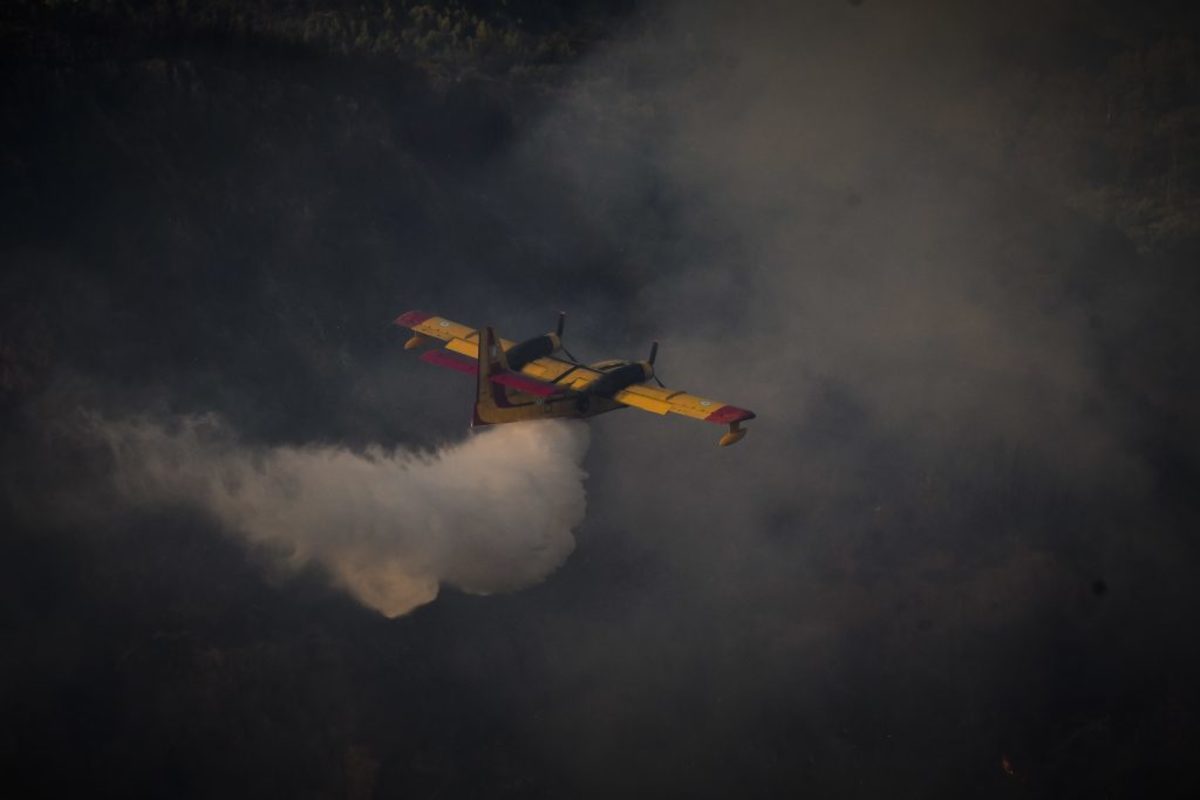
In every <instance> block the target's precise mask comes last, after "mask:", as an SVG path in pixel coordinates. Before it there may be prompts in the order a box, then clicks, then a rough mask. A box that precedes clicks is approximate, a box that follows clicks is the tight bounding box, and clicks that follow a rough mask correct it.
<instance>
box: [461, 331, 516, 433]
mask: <svg viewBox="0 0 1200 800" xmlns="http://www.w3.org/2000/svg"><path fill="white" fill-rule="evenodd" d="M497 371H503V372H508V371H509V369H508V359H507V358H506V357H505V355H504V349H503V348H502V347H500V343H499V341H498V340H497V339H496V332H495V331H493V330H492V329H491V327H485V328H480V329H479V373H478V378H477V383H476V389H475V412H474V414H473V415H472V417H471V425H472V427H474V426H479V425H496V424H499V423H501V422H516V421H517V420H520V419H525V418H526V416H527V415H526V414H524V413H522V409H520V408H517V407H514V406H513V405H512V403H510V402H509V399H508V392H507V391H506V390H505V387H504V386H502V385H500V384H498V383H496V382H495V381H493V380H492V375H493V373H495V372H497Z"/></svg>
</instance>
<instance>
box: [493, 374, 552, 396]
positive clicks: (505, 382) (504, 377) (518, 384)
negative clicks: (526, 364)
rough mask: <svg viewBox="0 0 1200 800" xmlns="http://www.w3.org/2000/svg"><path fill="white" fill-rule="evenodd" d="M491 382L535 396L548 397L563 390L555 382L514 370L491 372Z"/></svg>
mask: <svg viewBox="0 0 1200 800" xmlns="http://www.w3.org/2000/svg"><path fill="white" fill-rule="evenodd" d="M492 383H498V384H500V385H501V386H507V387H508V388H510V389H516V390H517V391H518V392H525V394H532V395H536V396H537V397H550V396H552V395H556V394H560V393H561V392H562V390H563V388H562V387H561V386H558V385H557V384H553V383H546V382H545V381H539V380H537V379H535V378H529V377H526V376H525V375H518V374H517V373H515V372H500V373H496V374H493V375H492Z"/></svg>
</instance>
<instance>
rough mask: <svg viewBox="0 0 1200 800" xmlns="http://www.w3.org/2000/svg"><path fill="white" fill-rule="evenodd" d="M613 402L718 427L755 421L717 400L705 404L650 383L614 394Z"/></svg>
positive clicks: (749, 414) (697, 399)
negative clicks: (698, 420)
mask: <svg viewBox="0 0 1200 800" xmlns="http://www.w3.org/2000/svg"><path fill="white" fill-rule="evenodd" d="M612 399H613V400H616V401H617V402H618V403H624V404H625V405H627V406H633V407H634V408H640V409H642V410H643V411H651V412H653V413H655V414H679V415H681V416H684V417H691V418H692V419H700V420H704V421H705V422H712V423H715V424H717V425H729V424H731V423H734V422H743V421H745V420H748V419H754V412H753V411H747V410H746V409H744V408H738V407H737V406H734V405H730V404H729V403H722V402H720V401H718V400H706V399H704V398H703V397H697V396H696V395H694V394H688V393H687V392H681V391H679V390H677V389H664V388H660V387H658V386H652V385H650V384H648V383H635V384H634V385H633V386H628V387H626V388H624V389H622V390H621V391H619V392H617V393H616V394H614V395H613V397H612Z"/></svg>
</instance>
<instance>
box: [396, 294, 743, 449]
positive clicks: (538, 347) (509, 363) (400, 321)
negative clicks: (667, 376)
mask: <svg viewBox="0 0 1200 800" xmlns="http://www.w3.org/2000/svg"><path fill="white" fill-rule="evenodd" d="M566 318H567V315H566V314H565V313H562V314H559V315H558V325H557V326H556V328H555V330H554V331H552V332H550V333H546V334H543V335H541V336H535V337H533V338H532V339H526V340H525V341H523V342H510V341H508V340H507V339H501V338H500V337H498V336H497V335H496V333H495V331H494V330H493V329H492V327H490V326H485V327H482V328H478V329H475V328H471V327H469V326H466V325H462V324H459V323H457V322H451V321H450V320H448V319H445V318H443V317H438V316H435V315H433V314H428V313H426V312H424V311H408V312H406V313H404V314H401V315H400V316H398V317H396V319H395V320H394V321H393V324H394V325H395V326H397V327H400V328H408V329H409V330H411V331H412V337H411V338H410V339H408V341H406V342H405V343H404V349H405V350H415V349H417V348H419V347H423V346H425V345H428V344H432V343H434V342H444V343H445V344H444V345H440V346H438V347H435V348H432V349H429V350H426V351H425V352H424V353H422V354H421V360H422V361H425V362H427V363H430V364H434V365H436V366H439V367H445V368H447V369H452V370H457V371H458V372H463V373H466V374H468V375H475V376H476V396H475V412H474V416H473V417H472V420H471V424H472V426H479V425H497V424H501V423H505V422H518V421H521V420H534V419H551V418H555V417H568V418H575V419H581V418H586V417H594V416H596V415H597V414H604V413H607V412H609V411H615V410H617V409H619V408H627V407H633V408H640V409H642V410H643V411H650V412H653V413H655V414H661V415H666V414H679V415H681V416H684V417H691V418H692V419H699V420H704V421H705V422H711V423H715V424H717V425H728V426H729V430H728V431H727V432H726V433H725V434H724V435H723V436H722V437H721V438H720V440H719V441H718V444H719V445H720V446H721V447H728V446H729V445H732V444H737V443H738V442H740V441H741V440H742V439H743V438H745V436H746V429H745V428H743V427H742V423H743V422H745V421H746V420H750V419H754V417H755V414H754V412H753V411H747V410H746V409H744V408H738V407H737V406H734V405H729V404H728V403H721V402H718V401H716V400H706V399H704V398H702V397H696V396H695V395H691V394H687V393H686V392H680V391H675V390H673V389H668V388H666V387H665V386H663V384H662V381H660V380H658V377H657V376H656V375H655V374H654V359H655V357H656V356H657V355H658V342H654V343H653V344H652V345H651V346H650V357H649V358H647V359H646V360H645V361H624V360H621V359H608V360H605V361H597V362H596V363H594V364H582V363H580V362H579V361H577V360H576V359H575V357H574V356H572V355H571V354H570V352H568V351H567V349H566V348H565V347H564V346H563V329H564V327H565V325H566ZM480 353H483V354H484V357H483V358H480ZM651 381H654V383H657V384H658V385H657V386H654V385H652V384H651Z"/></svg>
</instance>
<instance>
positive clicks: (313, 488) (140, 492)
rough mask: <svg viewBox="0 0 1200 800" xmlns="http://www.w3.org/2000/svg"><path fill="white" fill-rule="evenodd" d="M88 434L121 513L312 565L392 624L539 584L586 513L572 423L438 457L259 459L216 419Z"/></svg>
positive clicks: (488, 435) (340, 451)
mask: <svg viewBox="0 0 1200 800" xmlns="http://www.w3.org/2000/svg"><path fill="white" fill-rule="evenodd" d="M94 430H95V433H96V434H97V435H98V436H99V437H100V439H101V440H102V441H103V442H104V443H105V445H106V446H107V448H108V449H109V450H110V452H111V455H112V459H113V471H112V481H113V486H114V488H115V491H116V494H117V496H118V497H119V498H120V499H121V500H122V501H123V502H124V503H127V504H129V505H131V506H132V507H134V508H138V509H154V508H164V507H165V508H171V507H180V506H185V507H186V506H191V507H195V508H199V509H201V510H203V511H205V512H207V513H209V514H211V515H212V516H214V517H215V518H216V519H218V520H219V521H220V522H221V523H222V524H223V525H224V526H225V527H227V528H228V529H229V530H230V531H233V532H235V533H236V534H237V535H239V536H243V537H245V538H246V539H247V540H248V541H250V542H252V543H255V544H258V545H264V546H265V548H266V549H267V550H270V551H274V552H277V553H279V555H280V557H281V558H282V559H283V560H284V563H286V564H287V565H289V566H291V567H296V568H299V567H302V566H304V565H307V564H310V563H316V564H319V565H320V566H322V567H323V568H324V569H326V570H327V571H328V572H329V575H330V576H331V579H332V580H333V582H334V583H335V584H336V585H337V586H339V587H341V588H342V589H344V590H345V591H346V592H348V593H349V594H351V595H352V596H353V597H355V598H356V599H357V600H358V601H359V602H361V603H363V604H364V605H366V606H369V607H371V608H374V609H376V610H378V611H380V612H381V613H383V614H385V615H386V616H388V617H396V616H400V615H402V614H405V613H407V612H409V611H411V610H412V609H414V608H416V607H417V606H420V605H423V604H425V603H428V602H430V601H432V600H433V599H434V598H435V597H437V594H438V587H439V585H440V584H442V583H447V584H450V585H452V586H456V587H458V588H459V589H462V590H463V591H466V592H470V593H473V594H490V593H493V592H502V591H511V590H515V589H520V588H523V587H526V586H529V585H531V584H534V583H537V582H539V581H540V580H542V579H543V578H545V577H546V576H547V575H548V574H549V573H550V572H552V571H553V570H554V569H556V568H557V567H558V566H559V565H560V564H562V563H563V561H564V560H565V559H566V558H567V556H568V555H570V553H571V551H572V550H573V549H574V546H575V539H574V537H573V535H572V533H571V531H572V529H573V528H574V527H575V526H577V525H579V523H580V522H582V520H583V516H584V511H585V508H586V502H585V496H584V489H583V481H584V478H585V477H586V473H585V472H584V470H583V469H582V466H581V464H582V461H583V457H584V454H585V452H586V450H587V446H588V429H587V427H586V426H585V425H583V424H579V423H567V422H545V423H533V424H524V423H520V424H513V425H504V426H499V427H497V428H493V429H488V430H485V431H483V432H481V433H478V434H475V435H473V436H471V437H470V438H469V439H467V440H466V441H464V442H459V443H456V444H450V445H445V446H443V447H441V448H439V449H438V450H436V451H435V452H433V453H417V452H411V451H407V450H403V449H396V450H386V449H384V448H382V447H378V446H373V447H370V448H367V449H366V450H364V451H362V452H354V451H351V450H348V449H346V448H344V447H337V446H302V447H292V446H281V447H253V446H250V445H247V444H244V443H242V442H240V441H239V440H238V438H237V436H236V435H235V434H234V433H233V432H232V431H231V430H230V429H229V428H228V427H227V426H226V425H225V424H224V423H222V422H221V421H220V420H219V419H218V418H216V417H213V416H199V417H186V418H183V419H179V420H176V421H174V422H173V423H172V424H171V425H169V426H168V425H163V424H161V423H158V422H154V421H149V420H136V421H98V422H95V423H94Z"/></svg>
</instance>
